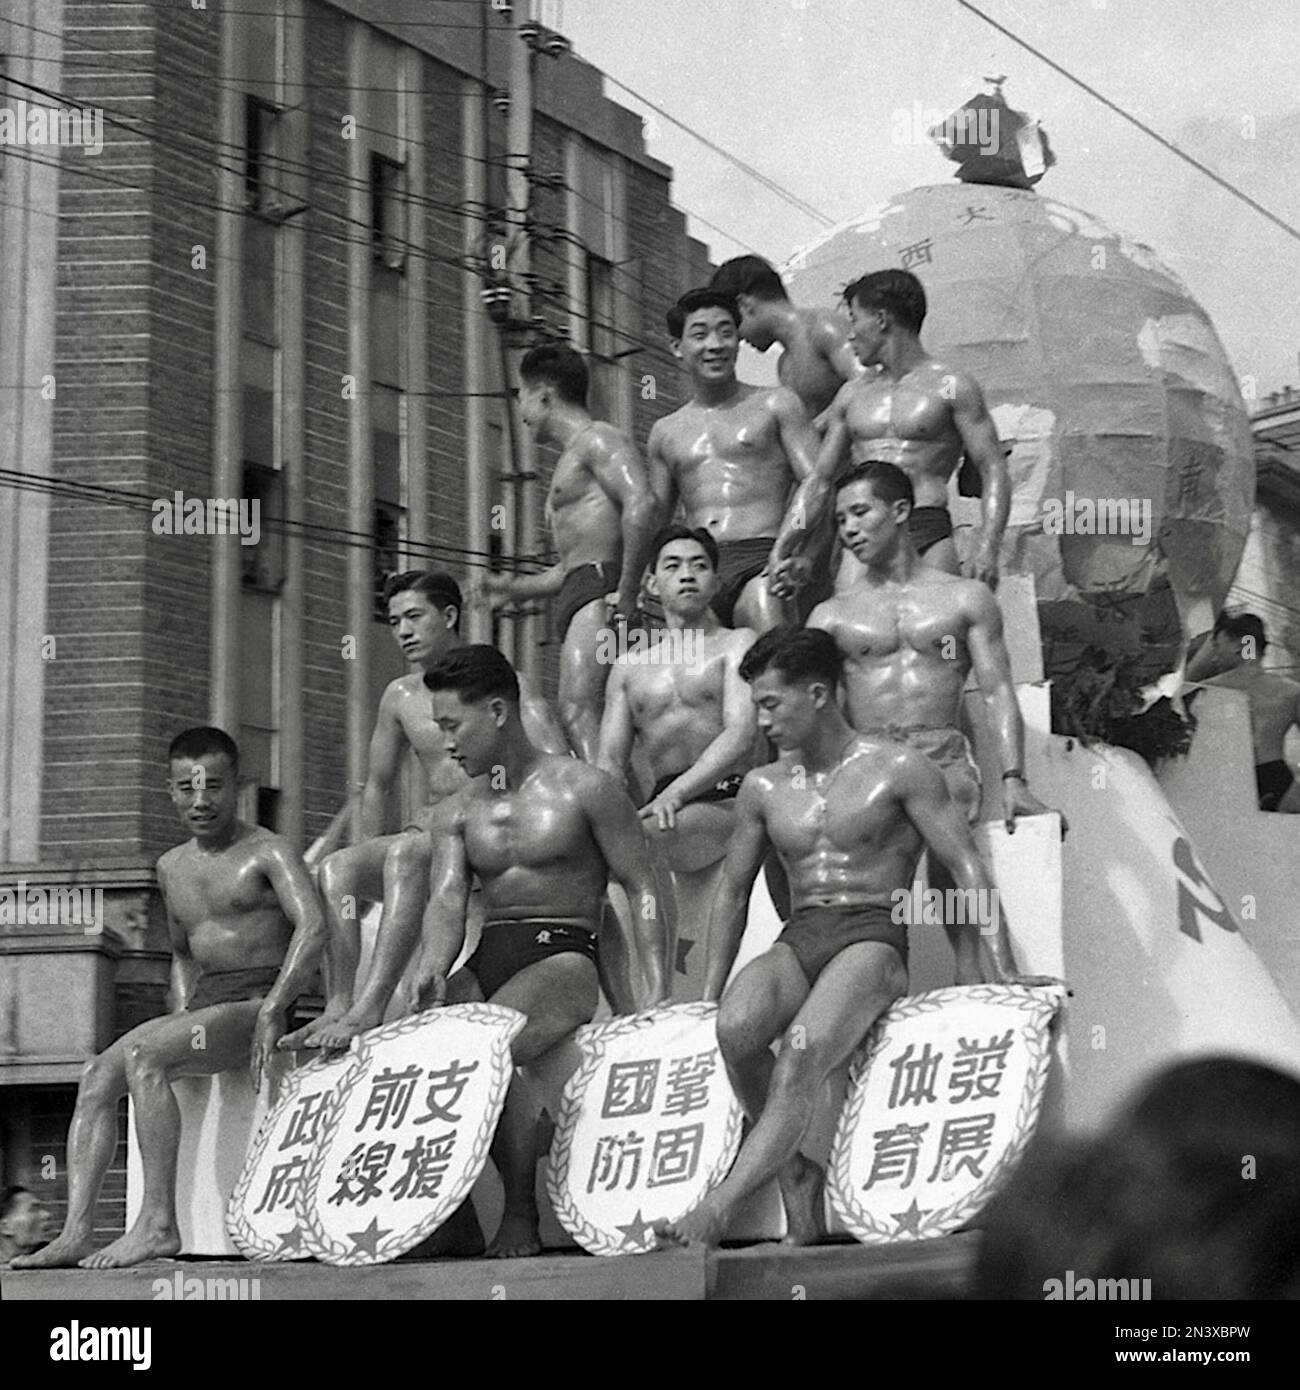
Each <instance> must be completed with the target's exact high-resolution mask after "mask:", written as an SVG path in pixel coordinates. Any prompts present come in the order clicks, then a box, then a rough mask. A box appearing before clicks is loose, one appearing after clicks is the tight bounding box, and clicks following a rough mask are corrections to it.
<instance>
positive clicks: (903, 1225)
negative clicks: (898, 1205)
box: [891, 1197, 930, 1236]
mask: <svg viewBox="0 0 1300 1390" xmlns="http://www.w3.org/2000/svg"><path fill="white" fill-rule="evenodd" d="M891 1215H892V1216H893V1218H894V1220H895V1221H897V1222H898V1230H896V1231H895V1232H894V1234H895V1235H901V1234H902V1233H903V1232H904V1231H906V1232H907V1233H908V1235H910V1236H919V1235H920V1234H921V1218H922V1217H925V1216H929V1215H930V1213H929V1211H928V1210H926V1211H922V1210H921V1208H920V1207H918V1206H917V1205H916V1198H915V1197H913V1198H912V1205H911V1206H910V1207H908V1209H907V1210H906V1211H896V1212H892V1213H891Z"/></svg>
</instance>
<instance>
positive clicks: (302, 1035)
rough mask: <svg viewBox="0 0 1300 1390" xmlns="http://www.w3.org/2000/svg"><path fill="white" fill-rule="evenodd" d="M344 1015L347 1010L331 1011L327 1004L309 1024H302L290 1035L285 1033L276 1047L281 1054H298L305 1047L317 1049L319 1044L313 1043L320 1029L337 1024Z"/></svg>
mask: <svg viewBox="0 0 1300 1390" xmlns="http://www.w3.org/2000/svg"><path fill="white" fill-rule="evenodd" d="M346 1013H347V1009H346V1008H344V1007H343V1006H342V1005H340V1006H339V1007H338V1008H334V1009H331V1008H330V1007H329V1005H328V1004H327V1005H326V1006H325V1009H324V1010H323V1012H322V1013H321V1016H320V1017H319V1018H313V1019H312V1021H311V1022H310V1023H307V1024H304V1025H303V1026H302V1027H301V1028H299V1029H297V1030H296V1031H294V1032H292V1033H286V1034H285V1035H284V1037H282V1038H281V1039H280V1041H279V1042H278V1043H277V1044H276V1046H277V1047H278V1048H279V1050H280V1051H281V1052H299V1051H301V1050H302V1049H303V1048H305V1047H319V1046H320V1044H319V1043H317V1042H316V1041H315V1038H316V1035H317V1034H318V1033H319V1032H320V1030H321V1029H322V1028H328V1027H329V1026H330V1024H332V1023H337V1022H338V1021H339V1020H340V1019H341V1018H342V1017H343V1016H344V1015H345V1014H346Z"/></svg>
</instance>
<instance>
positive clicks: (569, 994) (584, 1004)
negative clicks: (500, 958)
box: [491, 951, 600, 1064]
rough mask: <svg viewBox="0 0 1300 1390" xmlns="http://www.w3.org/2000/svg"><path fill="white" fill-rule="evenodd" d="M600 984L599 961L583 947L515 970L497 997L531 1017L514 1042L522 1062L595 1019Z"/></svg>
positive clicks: (517, 1058)
mask: <svg viewBox="0 0 1300 1390" xmlns="http://www.w3.org/2000/svg"><path fill="white" fill-rule="evenodd" d="M599 988H600V987H599V984H598V981H597V978H596V966H595V963H594V962H593V961H590V960H588V959H587V957H586V956H584V955H581V954H580V953H579V952H577V951H563V952H561V953H560V954H559V955H554V956H547V957H546V959H545V960H539V961H534V962H533V964H532V965H526V966H525V967H524V968H523V969H522V970H521V971H519V973H518V974H517V975H512V976H511V977H510V978H509V979H508V980H507V981H506V982H505V984H503V985H502V986H501V988H500V989H499V990H497V992H496V993H495V994H494V995H493V996H492V999H491V1002H492V1003H493V1004H504V1005H505V1006H506V1007H507V1008H511V1009H518V1010H519V1012H520V1013H521V1014H523V1015H525V1017H526V1018H527V1019H528V1022H527V1024H526V1025H525V1026H524V1028H523V1030H522V1032H520V1033H519V1034H518V1036H517V1037H516V1038H515V1040H514V1042H513V1043H512V1044H511V1048H510V1050H511V1053H512V1055H513V1056H514V1059H515V1062H516V1064H523V1063H527V1062H531V1061H532V1060H533V1059H534V1058H537V1057H540V1056H541V1055H542V1053H543V1052H546V1051H549V1049H550V1048H552V1047H554V1046H555V1044H556V1043H558V1042H560V1041H561V1040H562V1039H564V1038H565V1037H567V1036H568V1035H569V1034H570V1033H572V1032H573V1030H574V1029H575V1028H577V1027H579V1026H581V1025H582V1024H584V1023H590V1022H591V1017H592V1015H593V1014H594V1013H595V1012H596V1004H597V1002H598V1001H599Z"/></svg>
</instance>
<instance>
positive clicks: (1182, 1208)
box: [975, 1057, 1300, 1299]
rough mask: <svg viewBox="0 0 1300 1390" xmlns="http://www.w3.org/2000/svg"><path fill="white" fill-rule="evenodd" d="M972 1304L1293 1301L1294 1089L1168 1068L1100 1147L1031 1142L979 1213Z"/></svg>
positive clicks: (1296, 1280)
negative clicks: (1052, 1297) (1095, 1286)
mask: <svg viewBox="0 0 1300 1390" xmlns="http://www.w3.org/2000/svg"><path fill="white" fill-rule="evenodd" d="M982 1224H983V1225H984V1228H985V1230H984V1239H983V1242H982V1245H981V1250H980V1256H979V1261H978V1266H977V1270H976V1280H975V1289H976V1293H977V1295H978V1296H979V1297H981V1298H1032V1299H1041V1298H1043V1297H1044V1296H1045V1292H1046V1288H1047V1285H1048V1281H1049V1280H1061V1281H1063V1282H1064V1281H1065V1280H1066V1278H1067V1274H1069V1275H1072V1276H1073V1281H1074V1284H1075V1285H1076V1286H1077V1285H1078V1283H1079V1281H1080V1280H1082V1279H1091V1280H1094V1281H1097V1280H1102V1279H1106V1280H1117V1279H1124V1280H1147V1279H1149V1280H1150V1281H1151V1283H1150V1296H1151V1297H1152V1298H1153V1299H1189V1298H1202V1299H1251V1298H1288V1297H1292V1298H1293V1297H1296V1296H1297V1295H1300V1080H1297V1079H1296V1078H1295V1077H1293V1076H1288V1075H1286V1074H1284V1073H1282V1072H1280V1071H1276V1070H1274V1069H1273V1068H1272V1067H1267V1066H1263V1065H1261V1064H1260V1063H1257V1062H1248V1061H1241V1060H1236V1059H1232V1058H1221V1057H1207V1058H1202V1059H1199V1060H1194V1061H1189V1062H1181V1063H1179V1064H1177V1065H1175V1066H1172V1067H1169V1068H1167V1069H1166V1070H1165V1071H1163V1072H1162V1073H1160V1075H1159V1076H1157V1077H1156V1078H1155V1079H1154V1080H1153V1081H1151V1082H1150V1083H1149V1084H1148V1085H1147V1086H1146V1087H1145V1088H1144V1089H1143V1090H1142V1091H1141V1092H1140V1093H1139V1094H1138V1096H1137V1097H1136V1099H1134V1100H1133V1101H1131V1102H1130V1103H1129V1104H1128V1105H1127V1106H1126V1107H1125V1108H1124V1109H1123V1110H1122V1111H1121V1113H1120V1114H1119V1116H1118V1117H1117V1118H1116V1119H1115V1120H1114V1121H1113V1122H1112V1123H1111V1124H1110V1125H1109V1126H1108V1127H1107V1128H1106V1129H1105V1130H1103V1131H1102V1133H1101V1134H1100V1135H1098V1136H1097V1137H1096V1138H1094V1139H1091V1140H1083V1141H1076V1142H1074V1143H1070V1144H1057V1143H1051V1142H1045V1143H1041V1144H1036V1145H1035V1146H1034V1147H1033V1148H1032V1150H1031V1152H1030V1154H1029V1155H1028V1156H1027V1157H1026V1159H1025V1162H1024V1163H1023V1164H1022V1165H1021V1167H1020V1169H1019V1170H1018V1171H1017V1172H1016V1174H1015V1175H1014V1177H1013V1178H1012V1179H1011V1181H1010V1182H1009V1183H1008V1185H1007V1186H1006V1188H1004V1189H1003V1191H1002V1192H1001V1193H1000V1194H999V1195H998V1197H997V1198H996V1199H995V1200H994V1201H993V1202H992V1203H991V1204H990V1205H989V1207H988V1209H987V1210H986V1212H985V1214H984V1219H983V1223H982Z"/></svg>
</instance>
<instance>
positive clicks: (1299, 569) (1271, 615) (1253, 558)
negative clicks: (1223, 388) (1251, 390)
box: [1228, 386, 1300, 680]
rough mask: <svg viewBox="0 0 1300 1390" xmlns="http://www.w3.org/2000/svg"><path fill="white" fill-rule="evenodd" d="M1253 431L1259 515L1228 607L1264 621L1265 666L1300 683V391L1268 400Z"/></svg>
mask: <svg viewBox="0 0 1300 1390" xmlns="http://www.w3.org/2000/svg"><path fill="white" fill-rule="evenodd" d="M1250 426H1251V431H1252V432H1253V434H1254V436H1255V469H1256V475H1255V513H1254V516H1253V517H1252V519H1251V527H1250V535H1249V537H1248V538H1247V541H1246V549H1245V552H1244V553H1243V555H1242V557H1241V564H1240V565H1239V566H1238V568H1237V576H1236V578H1235V579H1234V581H1233V584H1232V588H1231V589H1230V590H1229V591H1228V606H1229V607H1230V608H1234V609H1236V608H1246V609H1249V610H1250V611H1251V612H1254V613H1258V614H1259V616H1260V617H1261V618H1263V620H1264V625H1265V627H1266V628H1267V629H1268V633H1269V639H1270V647H1269V650H1268V652H1267V653H1266V655H1265V657H1264V664H1265V665H1266V666H1270V667H1277V668H1286V674H1287V675H1289V676H1291V678H1292V679H1293V680H1300V391H1296V390H1294V389H1292V388H1291V387H1290V386H1288V387H1286V388H1285V389H1284V390H1282V391H1275V392H1274V393H1273V394H1272V395H1270V396H1266V397H1264V399H1263V400H1262V401H1261V402H1260V404H1259V407H1258V408H1257V409H1256V410H1255V412H1254V413H1253V414H1252V415H1251V420H1250Z"/></svg>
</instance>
